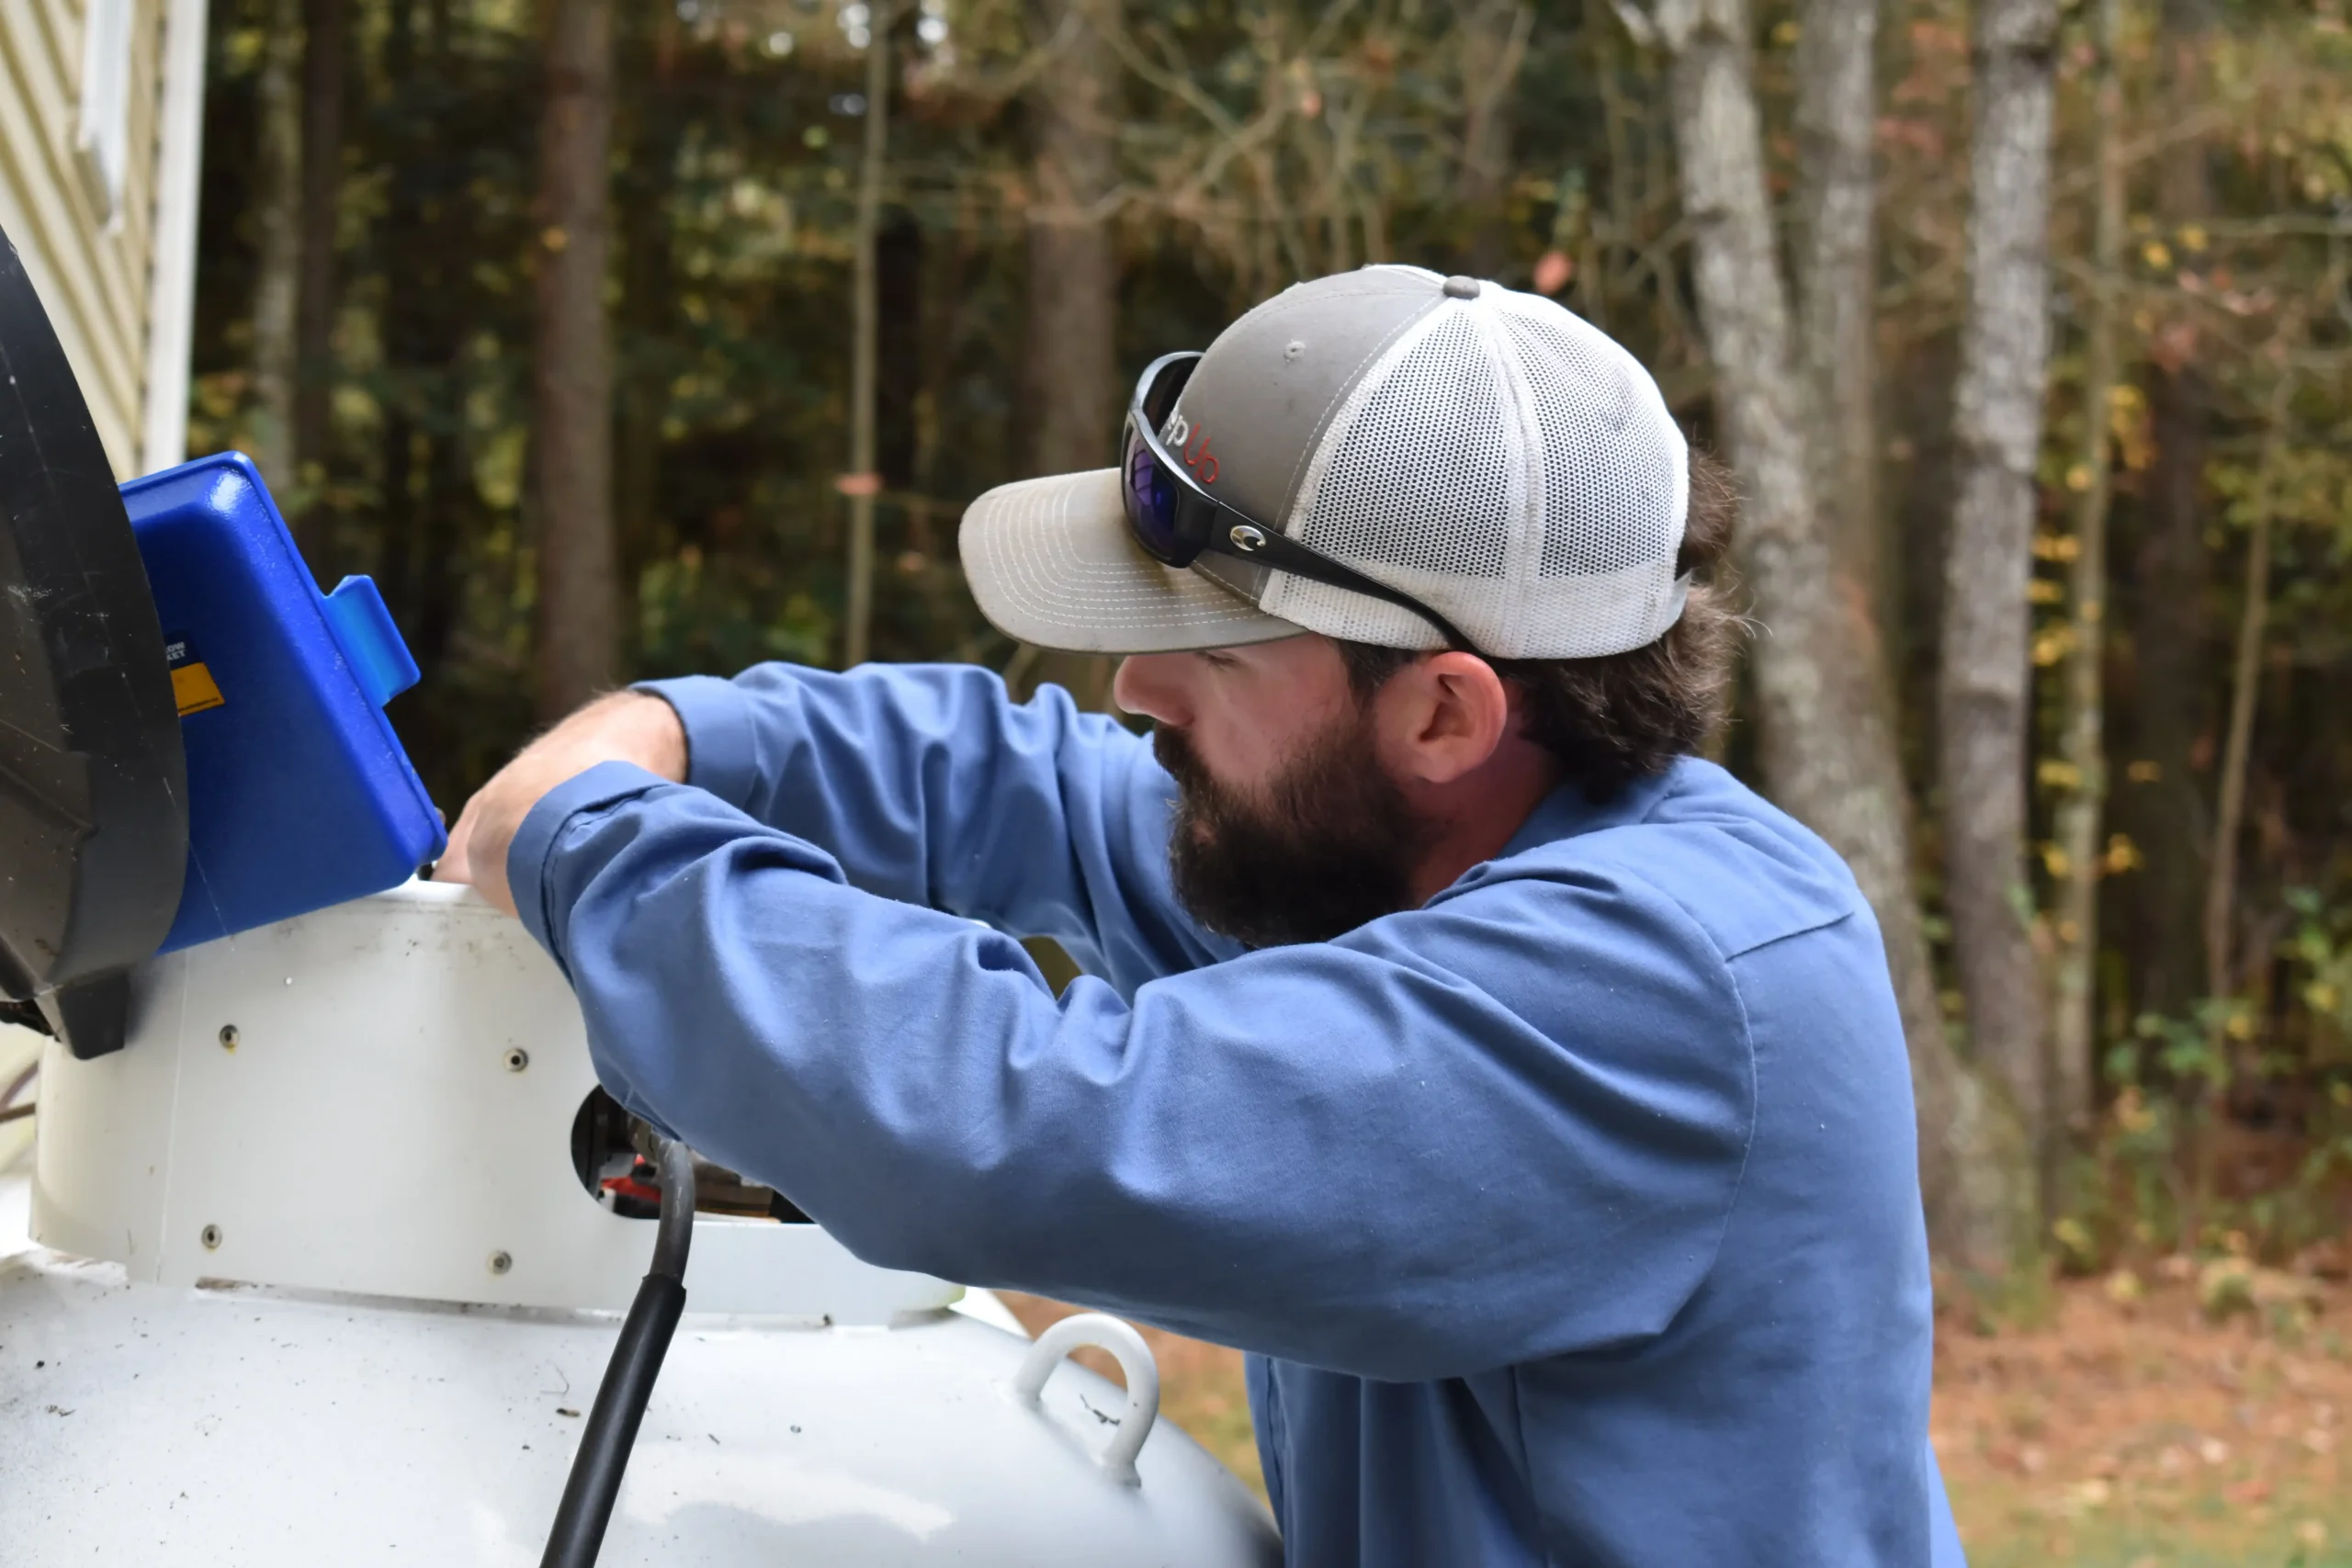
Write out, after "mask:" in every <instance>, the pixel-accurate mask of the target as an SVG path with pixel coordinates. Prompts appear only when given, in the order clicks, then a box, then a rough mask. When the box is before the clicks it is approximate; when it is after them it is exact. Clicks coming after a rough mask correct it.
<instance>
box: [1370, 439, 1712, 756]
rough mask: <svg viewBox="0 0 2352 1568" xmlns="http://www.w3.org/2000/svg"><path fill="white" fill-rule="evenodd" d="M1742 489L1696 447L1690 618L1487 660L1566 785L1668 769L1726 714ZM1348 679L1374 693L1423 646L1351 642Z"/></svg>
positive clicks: (1688, 560)
mask: <svg viewBox="0 0 2352 1568" xmlns="http://www.w3.org/2000/svg"><path fill="white" fill-rule="evenodd" d="M1738 515H1739V493H1738V491H1737V490H1736V488H1735V487H1734V485H1733V483H1732V477H1731V473H1730V471H1729V470H1728V469H1726V468H1724V466H1723V465H1722V464H1721V463H1718V462H1716V461H1715V460H1714V459H1713V458H1712V457H1707V456H1706V455H1705V454H1704V453H1702V452H1700V451H1699V450H1697V449H1696V448H1695V447H1694V448H1692V450H1691V505H1690V511H1689V513H1688V514H1687V516H1686V517H1685V519H1684V522H1683V525H1682V548H1681V550H1680V551H1679V553H1678V554H1677V555H1676V557H1675V560H1674V570H1675V571H1676V572H1677V574H1678V575H1679V574H1680V573H1682V572H1691V573H1692V574H1693V575H1692V577H1691V591H1690V597H1689V599H1688V600H1687V601H1686V602H1685V603H1684V604H1683V606H1682V617H1681V619H1679V620H1678V621H1676V622H1675V623H1674V625H1673V626H1671V627H1670V628H1668V631H1667V634H1666V635H1665V636H1664V637H1659V638H1658V639H1657V641H1655V642H1652V643H1648V644H1645V645H1644V646H1643V647H1640V648H1636V649H1633V650H1631V651H1630V652H1626V653H1612V654H1609V655H1607V656H1605V657H1603V658H1600V659H1489V660H1487V663H1489V664H1491V665H1493V666H1494V669H1495V673H1496V674H1498V675H1500V676H1501V677H1502V678H1503V679H1504V680H1505V681H1507V682H1510V683H1511V684H1512V685H1515V686H1517V687H1518V688H1519V690H1520V692H1521V695H1522V700H1523V701H1524V704H1525V714H1526V718H1525V723H1524V726H1523V729H1524V733H1525V734H1526V736H1527V738H1528V739H1531V740H1532V741H1534V742H1535V743H1536V744H1537V745H1539V746H1541V747H1543V748H1544V750H1547V751H1549V752H1551V753H1552V754H1553V755H1554V756H1555V757H1557V758H1558V759H1559V760H1560V765H1561V767H1562V768H1563V769H1564V770H1565V772H1566V778H1567V780H1568V782H1570V783H1573V784H1580V785H1582V786H1583V788H1584V792H1585V794H1586V795H1587V796H1589V798H1591V799H1592V800H1595V801H1602V800H1606V799H1608V798H1609V797H1610V796H1611V795H1615V794H1616V793H1617V792H1618V791H1619V790H1621V789H1623V788H1624V787H1625V785H1627V784H1631V783H1632V782H1633V781H1634V780H1635V779H1637V778H1644V777H1647V776H1648V775H1650V774H1653V773H1663V772H1664V771H1665V770H1666V768H1667V766H1668V764H1669V763H1671V762H1672V761H1674V759H1675V758H1677V757H1679V756H1684V755H1687V754H1689V753H1691V752H1693V751H1696V750H1699V749H1700V748H1701V747H1702V746H1703V745H1704V744H1705V743H1706V740H1707V738H1708V736H1709V735H1711V734H1713V731H1714V728H1715V727H1716V725H1718V724H1719V723H1721V722H1722V719H1723V709H1724V692H1725V690H1726V689H1727V688H1728V687H1729V685H1730V683H1731V669H1732V650H1733V646H1734V644H1735V642H1736V638H1737V636H1738V631H1739V626H1740V620H1739V616H1738V615H1737V614H1736V612H1735V611H1734V610H1733V609H1732V608H1731V605H1730V604H1729V603H1728V594H1727V585H1726V584H1725V583H1724V582H1723V581H1720V578H1721V577H1722V576H1723V575H1724V574H1723V562H1724V558H1725V557H1726V556H1728V555H1729V554H1730V551H1731V536H1732V528H1733V525H1734V524H1735V523H1736V521H1737V519H1738ZM1340 656H1341V657H1342V658H1344V659H1345V660H1347V665H1348V680H1349V682H1350V684H1351V685H1352V686H1353V687H1354V688H1355V693H1356V697H1357V700H1358V701H1360V702H1362V701H1366V700H1369V699H1370V698H1371V696H1372V695H1373V694H1374V693H1375V692H1377V691H1379V690H1380V688H1381V686H1382V685H1383V684H1384V683H1385V682H1386V681H1387V680H1388V678H1389V677H1390V676H1391V675H1394V674H1395V673H1396V672H1397V671H1399V670H1402V669H1403V668H1404V667H1405V666H1406V665H1408V664H1410V663H1412V662H1413V661H1415V660H1419V659H1423V658H1426V657H1428V654H1427V653H1426V652H1425V651H1416V650H1414V649H1402V648H1379V647H1375V646H1374V645H1373V644H1371V643H1362V642H1342V643H1340Z"/></svg>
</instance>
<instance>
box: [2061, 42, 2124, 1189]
mask: <svg viewBox="0 0 2352 1568" xmlns="http://www.w3.org/2000/svg"><path fill="white" fill-rule="evenodd" d="M2122 33H2123V0H2098V84H2097V87H2096V89H2095V90H2096V93H2097V116H2098V151H2097V153H2096V156H2097V158H2098V198H2097V206H2098V211H2097V215H2096V217H2095V218H2094V219H2093V220H2092V239H2091V267H2092V270H2093V272H2094V273H2095V275H2096V281H2095V282H2094V284H2093V286H2092V294H2091V300H2090V321H2089V327H2088V331H2087V333H2086V341H2085V343H2084V345H2083V456H2082V473H2083V490H2082V500H2081V502H2080V504H2079V506H2078V507H2077V508H2076V511H2075V540H2074V543H2075V559H2074V562H2073V564H2072V566H2071V567H2070V568H2069V569H2068V581H2067V594H2066V598H2067V604H2068V607H2069V612H2070V613H2069V625H2070V626H2071V628H2072V630H2073V633H2074V645H2073V646H2072V647H2071V648H2069V649H2067V651H2066V676H2065V682H2066V683H2065V695H2064V715H2065V716H2064V721H2063V727H2062V730H2061V735H2060V739H2059V757H2060V760H2061V761H2063V762H2064V767H2065V775H2064V778H2063V779H2062V781H2061V788H2062V789H2063V790H2064V795H2063V796H2062V798H2061V799H2060V801H2059V805H2058V811H2057V822H2056V827H2055V832H2054V834H2053V837H2054V839H2055V841H2056V843H2057V845H2058V854H2059V860H2060V862H2061V864H2060V867H2059V895H2058V925H2057V930H2056V931H2055V933H2054V934H2055V935H2056V938H2057V944H2056V947H2057V963H2056V965H2055V968H2054V970H2053V975H2052V978H2053V980H2054V982H2055V984H2054V985H2053V986H2052V1004H2053V1005H2052V1014H2051V1021H2050V1126H2051V1130H2052V1134H2053V1136H2055V1135H2057V1134H2060V1133H2061V1132H2062V1130H2064V1131H2074V1130H2080V1129H2084V1128H2086V1127H2087V1125H2088V1121H2087V1119H2088V1117H2089V1114H2090V1111H2091V1101H2092V1094H2093V1086H2094V1085H2095V1084H2096V1082H2097V1066H2098V1064H2097V1062H2096V1060H2095V1057H2096V1055H2097V1052H2098V1012H2097V1001H2098V984H2097V970H2098V887H2099V878H2100V872H2101V869H2102V867H2103V866H2104V864H2105V858H2106V857H2105V855H2104V854H2103V853H2102V851H2101V845H2100V838H2101V835H2102V833H2103V832H2104V830H2105V829H2104V828H2103V826H2102V822H2101V818H2102V817H2103V815H2104V813H2105V808H2106V805H2107V737H2106V733H2105V730H2106V702H2105V692H2106V659H2107V513H2108V502H2109V497H2110V495H2111V494H2112V493H2113V485H2112V482H2111V477H2112V468H2111V465H2110V458H2109V405H2110V404H2111V403H2112V402H2113V400H2114V393H2115V378H2116V369H2115V356H2116V347H2115V338H2116V316H2117V310H2116V287H2117V284H2118V282H2119V271H2120V268H2121V266H2122V265H2123V194H2124V193H2123V87H2122V81H2121V78H2120V74H2119V72H2118V69H2117V62H2116V52H2117V51H2118V50H2119V49H2120V47H2121V43H2122ZM2044 1174H2045V1177H2046V1176H2047V1175H2048V1174H2049V1173H2048V1172H2046V1171H2045V1173H2044ZM2050 1196H2051V1197H2052V1198H2053V1199H2054V1198H2055V1196H2056V1194H2054V1193H2052V1194H2051V1195H2050Z"/></svg>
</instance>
